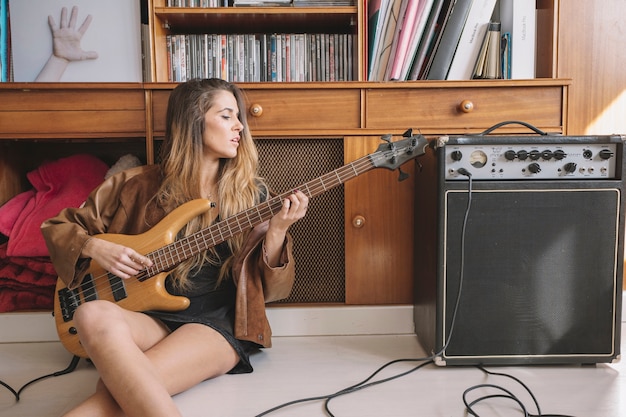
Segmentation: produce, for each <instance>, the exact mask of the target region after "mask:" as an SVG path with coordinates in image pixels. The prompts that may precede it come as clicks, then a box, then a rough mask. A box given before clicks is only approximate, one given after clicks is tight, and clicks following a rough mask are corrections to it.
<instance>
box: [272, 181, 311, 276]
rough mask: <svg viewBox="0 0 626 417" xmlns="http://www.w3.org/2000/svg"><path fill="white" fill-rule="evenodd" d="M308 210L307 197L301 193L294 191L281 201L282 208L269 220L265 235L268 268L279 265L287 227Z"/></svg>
mask: <svg viewBox="0 0 626 417" xmlns="http://www.w3.org/2000/svg"><path fill="white" fill-rule="evenodd" d="M308 208H309V197H307V196H306V195H305V194H304V193H303V192H302V191H297V190H296V191H294V192H293V193H291V194H289V196H287V197H286V198H285V199H284V200H283V207H282V208H281V209H280V211H279V212H278V213H276V214H275V215H274V217H272V218H271V219H270V223H269V228H268V229H267V233H266V235H265V255H266V257H267V263H268V264H269V265H270V266H279V265H280V254H281V252H282V248H283V244H284V241H285V236H286V235H287V229H289V226H291V225H292V224H294V223H295V222H297V221H298V220H300V219H301V218H303V217H304V216H305V215H306V212H307V209H308Z"/></svg>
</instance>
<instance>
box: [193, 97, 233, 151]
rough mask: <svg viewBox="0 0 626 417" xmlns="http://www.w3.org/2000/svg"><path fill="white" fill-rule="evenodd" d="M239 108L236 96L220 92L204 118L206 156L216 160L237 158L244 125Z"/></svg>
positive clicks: (203, 139)
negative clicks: (240, 119)
mask: <svg viewBox="0 0 626 417" xmlns="http://www.w3.org/2000/svg"><path fill="white" fill-rule="evenodd" d="M238 116H239V107H238V106H237V100H236V99H235V96H234V95H233V94H232V93H230V92H228V91H223V90H221V91H219V92H218V93H217V94H216V96H215V102H214V103H213V106H212V107H211V108H210V109H209V111H207V113H206V114H205V116H204V123H205V126H204V127H205V129H204V137H203V138H202V144H203V145H204V154H205V156H209V157H211V158H214V159H221V158H234V157H236V156H237V148H238V147H239V140H240V138H241V136H240V133H241V131H242V129H243V125H242V124H241V122H240V121H239V117H238Z"/></svg>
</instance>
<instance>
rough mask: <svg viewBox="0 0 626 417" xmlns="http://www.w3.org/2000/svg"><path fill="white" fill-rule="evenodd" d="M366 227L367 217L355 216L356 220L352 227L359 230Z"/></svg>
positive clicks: (353, 220)
mask: <svg viewBox="0 0 626 417" xmlns="http://www.w3.org/2000/svg"><path fill="white" fill-rule="evenodd" d="M364 225H365V217H363V216H355V217H354V219H352V226H354V227H356V228H357V229H360V228H361V227H363V226H364Z"/></svg>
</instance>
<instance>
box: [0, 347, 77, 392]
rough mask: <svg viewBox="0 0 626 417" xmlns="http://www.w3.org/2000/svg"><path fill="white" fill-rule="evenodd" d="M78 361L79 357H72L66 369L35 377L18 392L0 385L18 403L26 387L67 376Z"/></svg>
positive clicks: (5, 385)
mask: <svg viewBox="0 0 626 417" xmlns="http://www.w3.org/2000/svg"><path fill="white" fill-rule="evenodd" d="M79 361H80V357H79V356H74V357H73V358H72V360H71V361H70V364H69V365H68V366H67V368H65V369H63V370H61V371H56V372H53V373H51V374H48V375H43V376H40V377H37V378H35V379H33V380H32V381H28V382H27V383H26V384H24V385H22V388H20V389H19V390H18V391H15V390H14V389H13V388H12V387H11V386H10V385H8V384H6V383H4V382H3V381H0V385H3V386H4V387H6V388H7V389H8V390H9V391H11V393H12V394H13V395H14V396H15V401H18V402H19V400H20V394H21V393H22V391H24V389H25V388H26V387H28V386H29V385H32V384H34V383H35V382H38V381H41V380H42V379H46V378H50V377H56V376H61V375H65V374H69V373H70V372H73V371H74V370H75V369H76V366H77V365H78V362H79Z"/></svg>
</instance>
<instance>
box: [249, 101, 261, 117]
mask: <svg viewBox="0 0 626 417" xmlns="http://www.w3.org/2000/svg"><path fill="white" fill-rule="evenodd" d="M250 114H251V115H252V116H254V117H260V116H261V115H262V114H263V107H261V105H260V104H256V103H255V104H253V105H251V106H250Z"/></svg>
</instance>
